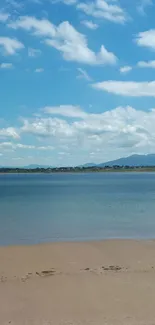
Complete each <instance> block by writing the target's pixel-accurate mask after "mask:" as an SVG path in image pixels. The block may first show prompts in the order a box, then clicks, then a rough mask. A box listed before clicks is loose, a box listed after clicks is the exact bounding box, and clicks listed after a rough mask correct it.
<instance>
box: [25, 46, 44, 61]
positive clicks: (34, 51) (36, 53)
mask: <svg viewBox="0 0 155 325" xmlns="http://www.w3.org/2000/svg"><path fill="white" fill-rule="evenodd" d="M40 54H41V50H39V49H33V48H31V47H30V48H28V56H29V57H30V58H35V57H37V56H39V55H40Z"/></svg>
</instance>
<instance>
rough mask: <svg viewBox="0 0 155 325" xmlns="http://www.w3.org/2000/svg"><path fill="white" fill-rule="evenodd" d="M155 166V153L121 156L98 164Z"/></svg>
mask: <svg viewBox="0 0 155 325" xmlns="http://www.w3.org/2000/svg"><path fill="white" fill-rule="evenodd" d="M115 165H118V166H155V154H149V155H132V156H129V157H126V158H120V159H116V160H112V161H107V162H105V163H102V164H99V165H97V166H98V167H104V166H115Z"/></svg>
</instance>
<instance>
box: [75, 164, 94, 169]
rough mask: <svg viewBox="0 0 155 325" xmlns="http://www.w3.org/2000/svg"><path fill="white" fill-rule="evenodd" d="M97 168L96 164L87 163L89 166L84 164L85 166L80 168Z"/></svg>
mask: <svg viewBox="0 0 155 325" xmlns="http://www.w3.org/2000/svg"><path fill="white" fill-rule="evenodd" d="M95 166H97V164H94V163H87V164H84V165H81V166H78V167H84V168H87V167H95Z"/></svg>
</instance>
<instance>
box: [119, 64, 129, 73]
mask: <svg viewBox="0 0 155 325" xmlns="http://www.w3.org/2000/svg"><path fill="white" fill-rule="evenodd" d="M131 70H132V67H131V66H129V65H126V66H124V67H121V68H120V69H119V71H120V72H121V73H127V72H130V71H131Z"/></svg>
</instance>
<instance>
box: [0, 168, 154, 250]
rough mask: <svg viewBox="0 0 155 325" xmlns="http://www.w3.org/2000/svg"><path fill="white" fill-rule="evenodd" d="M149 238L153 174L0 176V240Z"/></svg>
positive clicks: (8, 242)
mask: <svg viewBox="0 0 155 325" xmlns="http://www.w3.org/2000/svg"><path fill="white" fill-rule="evenodd" d="M111 238H134V239H152V238H155V173H150V172H149V173H144V172H142V173H140V172H139V173H138V172H137V173H136V172H133V173H131V172H129V173H126V172H124V173H123V172H122V173H118V172H115V173H111V172H109V173H105V172H104V173H77V174H75V173H59V174H56V173H53V174H3V175H2V174H1V175H0V245H2V246H3V245H4V246H5V245H23V244H24V245H25V244H26V245H29V244H37V243H43V242H56V241H87V240H101V239H111Z"/></svg>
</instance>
